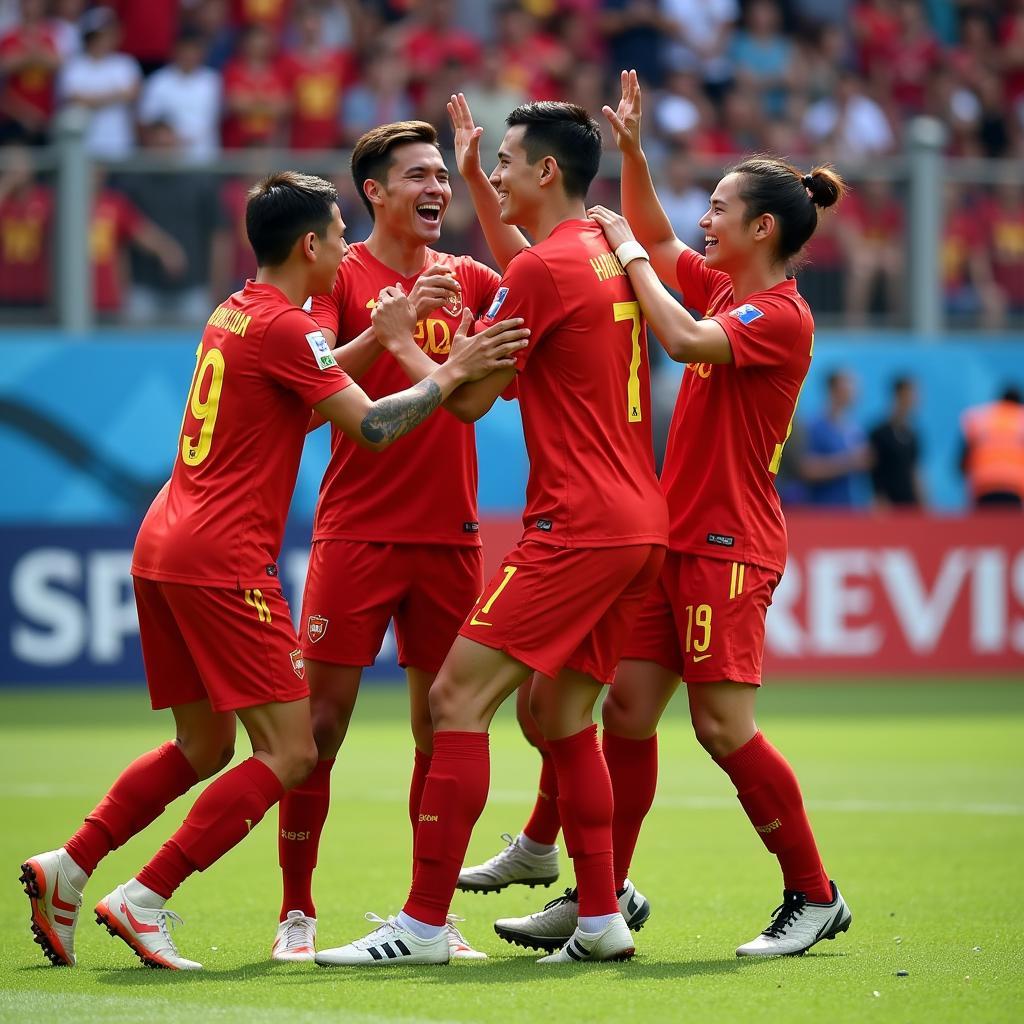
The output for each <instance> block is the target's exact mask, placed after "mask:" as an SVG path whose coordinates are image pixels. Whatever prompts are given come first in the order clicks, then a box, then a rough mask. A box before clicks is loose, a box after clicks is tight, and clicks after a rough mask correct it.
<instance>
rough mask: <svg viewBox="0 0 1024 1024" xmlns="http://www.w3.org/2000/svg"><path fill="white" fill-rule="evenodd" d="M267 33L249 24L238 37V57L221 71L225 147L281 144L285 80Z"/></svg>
mask: <svg viewBox="0 0 1024 1024" xmlns="http://www.w3.org/2000/svg"><path fill="white" fill-rule="evenodd" d="M276 46H277V44H276V42H275V39H274V36H273V35H272V34H271V32H270V30H269V29H268V28H266V27H265V26H263V25H261V24H253V25H250V26H249V27H248V28H247V29H246V30H245V34H244V35H243V36H242V38H241V42H240V47H239V50H240V52H239V54H238V56H237V57H235V58H234V60H232V61H231V62H230V63H229V64H228V66H227V67H226V68H225V69H224V113H225V117H224V126H223V139H224V145H225V146H226V147H229V148H232V147H245V146H254V145H260V146H270V145H276V144H280V143H282V142H283V141H284V129H285V118H286V116H287V114H288V104H289V99H288V92H289V90H288V79H287V76H286V75H285V70H284V67H283V65H282V63H281V61H280V60H279V59H278V58H277V56H276V55H275V52H274V51H275V48H276Z"/></svg>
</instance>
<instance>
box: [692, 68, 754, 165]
mask: <svg viewBox="0 0 1024 1024" xmlns="http://www.w3.org/2000/svg"><path fill="white" fill-rule="evenodd" d="M763 131H764V117H763V116H762V114H761V105H760V102H759V101H758V98H757V94H756V93H754V92H752V91H751V90H749V89H745V88H743V87H741V86H736V87H735V88H733V89H730V90H729V91H728V92H727V93H726V94H725V97H724V98H723V100H722V109H721V111H720V113H719V116H718V117H717V118H715V119H714V120H712V121H711V123H710V124H701V126H700V128H699V129H698V131H697V132H696V134H695V136H694V139H693V148H694V151H695V152H697V153H700V154H701V155H703V156H709V157H722V158H724V159H729V158H731V157H734V156H736V155H738V154H739V153H748V152H752V151H754V150H757V149H760V148H761V146H760V142H761V136H762V132H763Z"/></svg>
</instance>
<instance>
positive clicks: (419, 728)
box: [411, 709, 434, 754]
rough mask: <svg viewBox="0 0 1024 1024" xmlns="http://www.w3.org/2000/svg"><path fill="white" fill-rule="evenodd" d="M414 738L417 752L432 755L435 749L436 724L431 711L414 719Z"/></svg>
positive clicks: (415, 716)
mask: <svg viewBox="0 0 1024 1024" xmlns="http://www.w3.org/2000/svg"><path fill="white" fill-rule="evenodd" d="M411 724H412V738H413V742H414V743H415V744H416V749H417V750H422V751H423V753H424V754H428V753H430V751H431V750H433V747H434V722H433V719H432V718H431V717H430V713H429V709H428V710H427V713H426V714H423V715H414V716H413V718H412V722H411Z"/></svg>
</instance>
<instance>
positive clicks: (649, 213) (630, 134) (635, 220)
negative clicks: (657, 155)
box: [601, 71, 686, 287]
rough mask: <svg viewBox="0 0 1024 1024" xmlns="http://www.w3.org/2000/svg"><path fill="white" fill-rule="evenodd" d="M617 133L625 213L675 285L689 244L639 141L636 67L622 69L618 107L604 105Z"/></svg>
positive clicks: (662, 274) (654, 262)
mask: <svg viewBox="0 0 1024 1024" xmlns="http://www.w3.org/2000/svg"><path fill="white" fill-rule="evenodd" d="M601 109H602V111H603V113H604V116H605V117H606V118H607V119H608V122H609V123H610V124H611V126H612V130H613V132H614V133H615V144H616V145H617V146H618V147H619V150H620V151H621V153H622V182H621V190H622V213H623V216H625V218H626V220H628V221H629V223H630V226H631V227H632V229H633V231H634V232H635V233H636V237H637V239H638V240H639V242H640V244H641V245H642V246H643V247H644V248H645V249H646V250H647V252H648V253H649V254H650V261H651V266H652V267H654V270H655V272H656V273H657V275H658V277H659V278H661V280H662V281H664V282H665V283H666V284H667V285H669V286H670V287H675V285H676V263H677V262H678V260H679V255H680V253H681V252H682V251H683V250H684V249H685V248H686V246H685V245H684V244H683V243H682V242H681V241H680V240H679V239H678V238H677V237H676V233H675V231H674V230H673V228H672V222H671V221H670V220H669V219H668V215H667V214H666V213H665V210H664V208H663V207H662V205H661V201H660V200H659V199H658V194H657V192H655V190H654V182H653V180H652V179H651V169H650V167H649V166H648V165H647V157H646V156H645V155H644V151H643V148H642V147H641V145H640V115H641V102H640V82H639V81H638V79H637V76H636V72H635V71H623V72H622V98H621V99H620V100H619V105H618V108H617V109H615V110H612V108H611V107H602V108H601Z"/></svg>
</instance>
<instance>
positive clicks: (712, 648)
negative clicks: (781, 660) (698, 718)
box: [622, 551, 782, 686]
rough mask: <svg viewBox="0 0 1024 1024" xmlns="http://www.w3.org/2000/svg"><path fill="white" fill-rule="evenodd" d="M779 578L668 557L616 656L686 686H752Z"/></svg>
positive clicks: (715, 561)
mask: <svg viewBox="0 0 1024 1024" xmlns="http://www.w3.org/2000/svg"><path fill="white" fill-rule="evenodd" d="M781 578H782V577H781V575H780V574H779V573H777V572H775V571H774V570H772V569H762V568H761V567H760V566H757V565H744V564H743V563H741V562H726V561H723V560H722V559H719V558H703V557H701V556H699V555H683V554H679V553H678V552H676V551H670V552H669V553H668V555H667V556H666V557H665V566H664V568H663V569H662V571H661V576H660V578H659V579H658V583H657V585H656V586H654V587H652V588H651V592H650V595H649V596H648V599H647V603H646V604H645V605H644V608H643V611H642V612H641V613H640V616H639V618H638V619H637V622H636V628H635V629H634V630H633V635H632V636H631V637H630V639H629V643H628V644H627V645H626V649H625V652H624V653H623V655H622V656H623V657H624V658H637V659H639V660H641V661H654V662H657V663H658V664H659V665H662V666H664V667H665V668H667V669H670V670H671V671H673V672H676V673H678V674H679V676H680V677H681V678H682V679H684V680H685V681H686V682H687V683H717V682H719V681H721V680H723V679H725V680H729V681H730V682H734V683H753V684H754V685H755V686H760V685H761V661H762V657H763V655H764V620H765V615H766V614H767V612H768V606H769V605H770V604H771V603H772V594H773V593H774V591H775V588H776V587H777V586H778V585H779V580H780V579H781Z"/></svg>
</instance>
